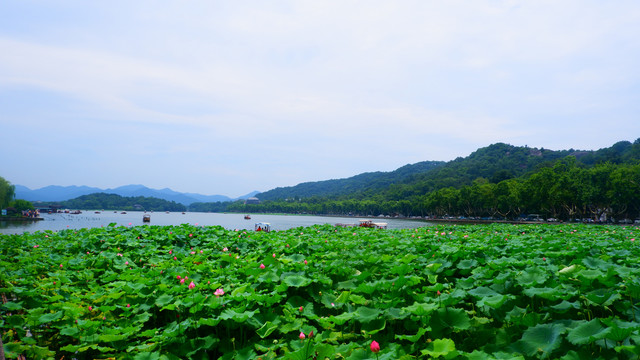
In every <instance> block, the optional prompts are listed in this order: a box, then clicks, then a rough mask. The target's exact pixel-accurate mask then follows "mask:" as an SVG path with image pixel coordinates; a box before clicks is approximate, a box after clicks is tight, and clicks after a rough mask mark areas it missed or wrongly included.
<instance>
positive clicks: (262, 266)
mask: <svg viewBox="0 0 640 360" xmlns="http://www.w3.org/2000/svg"><path fill="white" fill-rule="evenodd" d="M60 267H62V265H60ZM260 269H264V264H260Z"/></svg>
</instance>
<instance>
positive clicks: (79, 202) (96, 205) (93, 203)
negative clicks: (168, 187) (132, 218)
mask: <svg viewBox="0 0 640 360" xmlns="http://www.w3.org/2000/svg"><path fill="white" fill-rule="evenodd" d="M60 205H61V206H62V207H63V208H69V209H82V210H97V209H104V210H127V211H131V210H148V211H185V210H186V206H184V205H182V204H178V203H176V202H175V201H167V200H163V199H158V198H153V197H145V196H135V197H128V196H120V195H116V194H106V193H95V194H89V195H82V196H79V197H77V198H75V199H71V200H67V201H63V202H61V203H60Z"/></svg>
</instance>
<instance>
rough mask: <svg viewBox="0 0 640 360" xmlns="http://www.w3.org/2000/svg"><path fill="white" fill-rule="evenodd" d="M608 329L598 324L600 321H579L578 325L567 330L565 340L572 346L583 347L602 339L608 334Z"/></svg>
mask: <svg viewBox="0 0 640 360" xmlns="http://www.w3.org/2000/svg"><path fill="white" fill-rule="evenodd" d="M609 331H611V330H610V328H605V327H603V326H602V325H601V324H600V320H598V319H593V320H591V321H584V320H582V321H580V322H579V325H578V326H576V327H574V328H573V329H570V330H569V333H568V334H567V340H569V342H570V343H572V344H574V345H584V344H589V343H592V342H594V341H596V340H599V339H602V338H604V337H605V336H606V335H607V334H608V333H609Z"/></svg>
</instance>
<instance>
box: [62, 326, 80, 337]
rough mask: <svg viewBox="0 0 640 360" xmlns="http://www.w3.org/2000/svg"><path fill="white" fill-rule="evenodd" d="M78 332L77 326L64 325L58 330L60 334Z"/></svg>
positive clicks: (73, 334)
mask: <svg viewBox="0 0 640 360" xmlns="http://www.w3.org/2000/svg"><path fill="white" fill-rule="evenodd" d="M78 333H80V329H78V328H77V327H66V328H64V329H61V330H60V334H61V335H69V336H75V335H78Z"/></svg>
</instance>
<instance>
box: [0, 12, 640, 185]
mask: <svg viewBox="0 0 640 360" xmlns="http://www.w3.org/2000/svg"><path fill="white" fill-rule="evenodd" d="M0 13H1V14H4V15H0V54H2V55H1V56H0V92H2V91H4V92H7V93H8V92H12V91H14V90H15V89H21V91H22V92H24V96H31V98H30V99H29V101H30V102H31V103H33V106H18V105H14V104H8V106H6V107H5V108H4V109H0V123H4V122H8V121H10V120H9V119H13V118H20V119H25V120H27V121H28V122H29V123H30V124H31V125H34V124H36V125H41V126H46V127H47V129H49V130H50V132H49V134H50V135H55V133H56V131H59V130H56V126H54V125H52V123H51V119H56V122H55V124H56V125H66V126H59V127H61V128H64V129H65V130H66V131H67V133H66V135H65V136H64V138H65V139H72V138H73V137H74V136H86V137H88V138H89V141H86V142H82V143H80V144H71V145H70V146H72V147H74V148H79V149H81V150H84V151H86V152H87V153H96V154H99V155H100V159H101V160H102V161H104V163H109V164H113V165H112V166H113V169H114V171H116V165H115V164H117V163H118V161H117V160H111V159H112V158H111V157H110V155H109V153H106V152H104V151H103V148H104V146H105V145H109V146H110V145H114V144H115V145H119V146H120V147H121V148H122V149H126V151H129V152H130V153H135V154H138V156H139V157H140V159H148V161H147V162H146V164H145V163H143V165H140V168H141V169H142V170H141V171H142V172H144V171H146V172H147V173H149V174H152V173H153V171H151V169H152V168H153V167H154V166H160V165H158V164H161V163H160V162H156V161H157V160H156V157H158V156H163V157H165V159H169V160H166V161H165V163H167V162H171V163H172V164H174V166H176V167H177V168H179V169H180V170H177V172H180V171H183V172H184V171H187V170H186V169H187V168H189V167H190V168H191V169H194V168H195V167H196V166H198V165H202V166H205V167H208V168H213V169H218V170H219V172H220V173H221V174H225V175H226V176H229V177H231V176H230V174H236V175H237V177H236V179H241V178H242V179H243V180H236V181H235V182H236V184H240V183H242V184H243V186H247V185H246V184H249V183H250V181H251V180H250V178H251V177H254V178H255V177H256V174H265V176H268V177H270V178H271V179H275V180H274V181H278V182H286V181H287V179H289V182H287V184H292V183H295V181H297V180H303V179H304V180H311V179H314V178H317V179H322V178H324V176H323V174H325V173H326V174H328V176H327V177H335V176H340V175H344V176H348V175H352V174H355V173H358V172H360V171H365V170H366V171H373V170H376V168H364V167H357V166H353V167H352V165H351V163H350V161H351V160H350V158H351V157H355V156H356V154H358V153H359V152H367V153H377V159H380V162H379V163H378V164H375V165H373V166H377V167H379V168H378V169H381V168H382V169H386V170H391V169H392V168H393V166H396V165H398V166H400V165H404V164H406V163H409V162H416V161H421V160H431V159H442V160H445V159H447V157H449V158H451V159H452V158H454V157H456V156H464V155H466V154H468V153H470V152H471V151H473V150H475V149H476V148H477V147H480V146H486V145H488V144H490V143H493V142H498V141H503V142H517V143H519V144H521V145H524V144H528V145H530V146H538V144H541V143H543V142H547V143H548V142H550V141H552V140H551V139H555V138H558V139H561V138H562V136H561V134H563V133H565V132H571V133H572V134H574V133H576V132H577V134H578V135H575V139H578V138H580V135H579V134H584V138H585V139H584V140H581V141H584V142H588V141H593V143H594V144H596V141H601V142H603V143H598V144H597V145H595V147H601V146H606V145H607V144H609V143H613V142H615V141H617V140H622V139H620V138H619V137H620V136H625V135H624V134H620V133H616V132H612V133H609V134H607V136H605V137H603V136H601V134H597V133H593V132H591V131H586V130H580V128H581V126H582V125H583V124H584V123H585V121H589V122H592V121H593V122H598V121H600V122H601V121H603V117H604V116H605V114H606V119H607V121H612V120H610V119H617V120H613V121H619V122H620V124H618V125H619V126H620V127H624V128H626V129H628V131H632V132H633V131H635V132H638V131H640V129H639V128H638V125H637V124H636V123H637V121H636V122H633V120H632V119H633V118H634V117H635V116H636V114H637V110H638V107H637V105H634V104H635V103H637V97H638V92H637V85H636V84H637V83H638V81H639V80H640V79H639V77H640V76H639V75H640V72H639V71H638V69H637V66H636V63H637V60H638V58H639V57H640V44H638V42H637V41H636V40H635V36H636V34H638V33H640V21H638V20H640V6H638V5H637V3H636V2H633V1H626V2H622V3H619V2H618V3H601V2H595V1H588V2H581V1H580V2H578V1H568V2H560V3H559V2H557V1H537V2H525V1H477V2H463V1H449V2H445V3H439V2H423V1H401V2H386V1H371V2H366V3H363V2H359V1H340V2H338V1H326V2H325V1H323V2H317V1H290V2H289V1H276V2H262V1H256V2H242V3H238V2H234V3H227V2H209V1H193V2H190V3H189V4H185V3H178V2H165V3H163V4H162V5H158V4H157V3H155V2H150V1H140V2H134V3H131V2H124V1H115V2H110V3H108V4H93V3H85V2H77V1H70V2H52V3H49V4H48V5H47V6H46V7H45V8H44V9H40V10H38V9H37V7H36V8H28V5H22V4H20V3H17V4H10V5H8V4H6V3H5V4H3V5H0ZM18 13H19V14H20V15H21V17H22V18H23V19H24V21H25V22H28V23H29V24H33V25H32V26H30V27H25V26H23V25H20V23H15V21H14V20H12V16H13V17H15V15H16V14H18ZM45 13H46V14H45ZM3 16H4V17H3ZM57 19H60V20H57ZM2 23H4V24H8V25H4V27H3V25H2ZM15 96H16V97H18V96H22V95H15ZM47 96H49V97H55V101H56V102H62V103H64V109H63V110H64V111H63V110H60V109H52V110H51V111H50V113H49V114H47V112H46V111H41V110H40V111H38V113H37V114H36V113H35V111H36V109H37V108H38V106H39V104H40V106H43V107H44V106H45V105H44V104H48V102H47V100H46V99H45V98H46V97H47ZM634 101H635V102H634ZM49 102H51V100H49ZM43 114H44V115H43ZM623 121H624V122H626V123H622V122H623ZM110 127H118V128H121V129H122V130H123V133H121V134H120V135H119V136H120V137H121V138H119V137H118V135H117V133H116V132H115V131H107V133H108V134H111V135H113V136H112V137H111V138H107V139H110V140H106V142H104V143H103V140H101V139H102V137H104V136H102V135H101V134H102V132H101V131H103V129H104V128H110ZM581 131H583V132H581ZM25 133H26V131H25ZM627 133H629V132H627ZM559 134H560V135H559ZM572 136H573V135H572ZM630 140H633V139H630ZM554 141H555V140H554ZM560 141H561V140H558V142H560ZM558 142H556V143H558ZM131 144H140V146H139V147H136V146H133V145H131ZM541 145H542V144H541ZM101 146H102V147H101ZM544 146H549V145H544ZM566 146H567V147H575V148H578V146H573V145H571V144H566ZM317 148H321V149H322V151H317V150H316V149H317ZM381 148H383V149H384V151H380V149H381ZM113 151H114V154H113V155H112V156H113V159H118V158H119V157H122V156H123V155H122V153H121V152H120V151H121V150H113ZM211 151H215V154H214V155H210V156H206V155H205V154H207V153H208V152H211ZM116 154H117V155H116ZM253 154H259V155H260V156H261V157H262V158H264V159H266V160H265V161H264V162H263V164H264V165H263V164H258V165H256V164H254V163H252V161H251V160H250V159H251V157H252V155H253ZM341 154H347V155H346V156H345V155H342V156H341ZM74 156H76V157H78V158H80V157H81V155H80V154H77V155H74ZM306 163H311V164H312V166H313V163H315V164H316V165H317V164H323V166H325V167H327V168H324V169H323V168H320V169H319V166H315V167H313V168H311V167H307V165H306ZM383 164H387V166H384V165H383ZM359 166H360V165H359ZM246 169H250V170H246ZM258 169H259V170H258ZM270 169H274V170H277V174H276V173H275V172H273V173H270ZM350 169H351V170H352V173H351V174H349V170H350ZM14 171H19V170H18V169H16V170H14ZM96 171H97V170H96ZM132 171H137V170H136V169H135V168H134V169H132ZM198 171H199V172H202V173H203V174H208V176H211V174H212V172H215V171H214V170H210V171H208V172H207V171H205V170H198ZM254 171H255V172H254ZM142 172H141V173H140V174H139V176H140V177H144V176H145V174H143V173H142ZM234 176H235V175H234ZM124 177H125V176H124V175H123V178H124ZM176 179H177V178H176ZM123 181H126V180H123ZM173 181H178V180H173ZM138 182H144V181H142V180H140V181H138ZM189 182H190V183H193V184H194V185H192V186H194V187H195V186H196V185H195V184H196V183H197V181H196V180H191V179H190V180H189ZM222 183H223V180H220V184H222ZM89 185H91V184H89ZM166 186H170V184H167V185H166ZM221 186H222V185H221ZM225 186H230V187H233V185H231V184H228V185H225ZM253 188H255V187H253ZM262 189H263V190H265V189H264V188H262ZM185 190H186V189H185ZM191 190H193V191H197V189H191ZM249 190H253V189H249ZM249 190H247V191H249ZM233 191H235V192H238V193H243V192H245V191H244V190H238V189H235V190H233Z"/></svg>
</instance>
